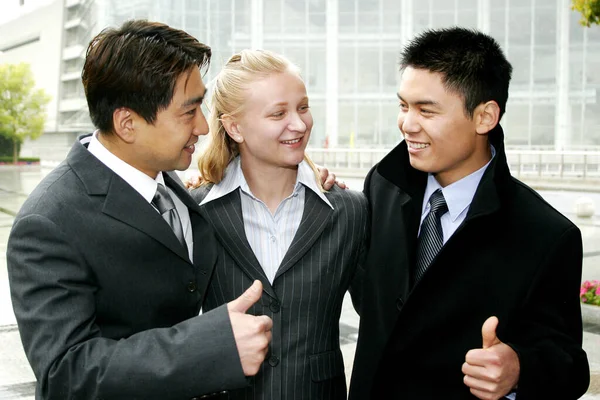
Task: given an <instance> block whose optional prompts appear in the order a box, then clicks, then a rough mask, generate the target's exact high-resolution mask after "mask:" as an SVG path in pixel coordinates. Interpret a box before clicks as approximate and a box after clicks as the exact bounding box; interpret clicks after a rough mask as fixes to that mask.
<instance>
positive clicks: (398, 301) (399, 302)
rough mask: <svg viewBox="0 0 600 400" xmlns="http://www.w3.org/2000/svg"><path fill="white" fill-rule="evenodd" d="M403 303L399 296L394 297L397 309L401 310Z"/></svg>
mask: <svg viewBox="0 0 600 400" xmlns="http://www.w3.org/2000/svg"><path fill="white" fill-rule="evenodd" d="M403 305H404V300H402V298H401V297H398V298H397V299H396V308H397V309H398V311H400V310H402V306H403Z"/></svg>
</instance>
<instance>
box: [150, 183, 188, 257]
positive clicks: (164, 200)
mask: <svg viewBox="0 0 600 400" xmlns="http://www.w3.org/2000/svg"><path fill="white" fill-rule="evenodd" d="M152 205H153V206H154V207H156V209H157V210H158V212H159V213H160V214H161V215H162V217H163V219H164V220H165V221H167V224H169V226H170V227H171V229H173V233H175V236H177V239H178V240H179V242H180V243H181V245H182V246H183V247H184V248H185V249H186V250H187V245H186V243H185V236H184V234H183V228H182V226H181V220H180V219H179V213H177V209H176V208H175V203H173V199H172V198H171V196H170V195H169V192H168V190H167V188H166V187H164V186H163V185H162V184H160V183H158V184H157V187H156V194H155V195H154V198H153V199H152Z"/></svg>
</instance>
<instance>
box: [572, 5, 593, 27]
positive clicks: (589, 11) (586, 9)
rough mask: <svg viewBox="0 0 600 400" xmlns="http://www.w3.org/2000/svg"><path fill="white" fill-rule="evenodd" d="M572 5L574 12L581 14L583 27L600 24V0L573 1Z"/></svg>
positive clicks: (580, 21)
mask: <svg viewBox="0 0 600 400" xmlns="http://www.w3.org/2000/svg"><path fill="white" fill-rule="evenodd" d="M571 4H572V7H571V8H572V9H573V10H576V11H579V13H581V19H580V20H579V23H580V24H581V25H583V26H590V25H592V24H600V0H572V3H571Z"/></svg>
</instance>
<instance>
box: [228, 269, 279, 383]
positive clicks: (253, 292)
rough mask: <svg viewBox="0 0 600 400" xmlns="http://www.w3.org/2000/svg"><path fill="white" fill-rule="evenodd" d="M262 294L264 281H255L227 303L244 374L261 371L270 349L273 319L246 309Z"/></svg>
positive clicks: (253, 373) (248, 374) (249, 374)
mask: <svg viewBox="0 0 600 400" xmlns="http://www.w3.org/2000/svg"><path fill="white" fill-rule="evenodd" d="M261 295H262V283H260V281H254V283H253V284H252V286H250V288H248V290H246V291H245V292H244V293H243V294H242V295H241V296H240V297H238V298H237V299H235V300H233V301H230V302H229V303H227V310H228V311H229V319H230V321H231V328H232V329H233V337H234V338H235V344H236V346H237V350H238V353H239V355H240V361H241V363H242V369H243V370H244V375H246V376H253V375H256V373H257V372H258V371H259V369H260V366H261V364H262V363H263V361H264V360H265V356H266V355H267V352H268V351H269V342H270V341H271V329H272V328H273V321H272V320H271V318H269V317H267V316H266V315H260V316H255V315H249V314H246V311H248V309H249V308H250V307H252V305H254V303H256V302H257V301H258V300H259V299H260V297H261Z"/></svg>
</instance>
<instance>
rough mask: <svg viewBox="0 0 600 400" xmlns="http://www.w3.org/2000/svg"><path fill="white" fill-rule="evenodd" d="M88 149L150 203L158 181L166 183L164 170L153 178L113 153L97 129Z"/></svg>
mask: <svg viewBox="0 0 600 400" xmlns="http://www.w3.org/2000/svg"><path fill="white" fill-rule="evenodd" d="M88 150H89V152H90V153H92V154H93V155H94V156H95V157H96V158H97V159H98V160H100V161H101V162H102V163H103V164H104V165H106V166H107V167H108V168H110V169H111V170H112V171H113V172H114V173H115V174H117V175H119V176H120V177H121V178H122V179H123V180H124V181H125V182H127V183H128V184H129V185H130V186H131V187H132V188H134V189H135V190H136V191H137V192H138V193H139V194H140V195H141V196H142V197H143V198H144V199H146V201H147V202H148V203H150V202H152V199H153V198H154V194H155V193H156V185H157V183H161V184H163V185H164V184H165V180H164V178H163V176H162V172H159V173H158V175H157V176H156V179H152V178H150V177H149V176H148V175H146V174H145V173H143V172H142V171H140V170H139V169H137V168H135V167H133V166H131V165H129V164H127V163H126V162H125V161H123V160H121V159H120V158H119V157H117V156H115V155H114V154H113V153H111V152H110V151H109V150H108V149H107V148H106V147H104V145H103V144H102V143H101V142H100V141H99V140H98V131H95V132H94V134H93V135H92V136H91V138H90V139H89V145H88Z"/></svg>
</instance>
